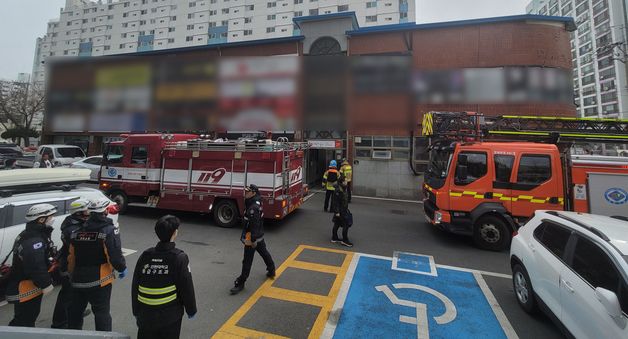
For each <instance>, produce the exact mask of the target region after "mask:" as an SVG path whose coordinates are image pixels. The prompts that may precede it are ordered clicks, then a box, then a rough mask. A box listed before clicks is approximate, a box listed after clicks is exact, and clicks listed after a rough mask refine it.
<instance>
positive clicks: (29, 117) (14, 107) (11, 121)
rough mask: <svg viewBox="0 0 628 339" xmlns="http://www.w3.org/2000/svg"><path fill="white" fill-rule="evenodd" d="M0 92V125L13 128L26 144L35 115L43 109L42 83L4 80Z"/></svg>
mask: <svg viewBox="0 0 628 339" xmlns="http://www.w3.org/2000/svg"><path fill="white" fill-rule="evenodd" d="M2 87H3V91H2V93H0V125H2V127H4V129H6V130H15V131H16V132H17V133H18V134H19V137H20V138H21V139H22V140H24V145H25V146H28V138H29V135H32V130H33V128H32V124H33V119H34V118H35V116H36V115H37V114H39V113H41V112H43V110H44V106H45V100H46V96H45V92H44V87H43V85H40V84H30V83H25V82H17V81H15V82H14V81H9V82H6V81H5V82H4V84H3V86H2Z"/></svg>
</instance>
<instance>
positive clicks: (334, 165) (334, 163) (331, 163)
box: [329, 160, 337, 167]
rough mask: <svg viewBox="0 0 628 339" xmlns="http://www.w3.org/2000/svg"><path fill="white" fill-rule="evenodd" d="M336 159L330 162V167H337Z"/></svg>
mask: <svg viewBox="0 0 628 339" xmlns="http://www.w3.org/2000/svg"><path fill="white" fill-rule="evenodd" d="M336 166H337V165H336V160H332V161H330V162H329V167H336Z"/></svg>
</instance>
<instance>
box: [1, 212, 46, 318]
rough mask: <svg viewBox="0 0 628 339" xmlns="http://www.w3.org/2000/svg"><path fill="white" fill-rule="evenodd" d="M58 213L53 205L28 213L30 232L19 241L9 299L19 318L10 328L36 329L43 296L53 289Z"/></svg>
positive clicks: (8, 291) (16, 240)
mask: <svg viewBox="0 0 628 339" xmlns="http://www.w3.org/2000/svg"><path fill="white" fill-rule="evenodd" d="M55 213H57V208H56V207H55V206H53V205H50V204H37V205H33V206H32V207H31V208H29V209H28V212H26V220H27V221H28V222H27V223H26V229H25V230H24V231H22V233H20V234H19V235H18V236H17V238H16V239H15V244H14V245H13V250H12V251H13V265H12V266H11V267H12V268H11V275H10V277H9V282H8V283H7V296H6V299H7V302H10V303H12V304H14V309H15V315H14V316H13V320H11V322H10V323H9V326H24V327H35V321H36V320H37V317H38V316H39V311H40V309H41V299H42V296H43V295H44V294H47V293H50V292H51V291H52V289H53V286H52V279H51V277H50V273H49V270H51V268H52V264H53V258H54V256H55V255H56V253H55V252H56V249H55V247H54V244H53V243H52V240H50V234H51V233H52V223H53V221H54V218H53V215H54V214H55Z"/></svg>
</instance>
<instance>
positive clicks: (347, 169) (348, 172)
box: [340, 158, 353, 203]
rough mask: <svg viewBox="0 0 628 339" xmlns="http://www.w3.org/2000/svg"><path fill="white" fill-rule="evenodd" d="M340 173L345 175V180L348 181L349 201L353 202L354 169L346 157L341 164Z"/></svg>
mask: <svg viewBox="0 0 628 339" xmlns="http://www.w3.org/2000/svg"><path fill="white" fill-rule="evenodd" d="M340 174H341V175H343V176H344V177H345V181H346V182H347V189H346V192H347V202H349V203H350V202H351V179H353V169H352V168H351V165H350V164H349V161H347V159H346V158H344V159H342V164H341V165H340Z"/></svg>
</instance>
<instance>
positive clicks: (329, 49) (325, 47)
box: [310, 37, 343, 55]
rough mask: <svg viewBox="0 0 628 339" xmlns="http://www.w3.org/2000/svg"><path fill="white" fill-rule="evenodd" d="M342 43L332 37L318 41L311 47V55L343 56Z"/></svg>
mask: <svg viewBox="0 0 628 339" xmlns="http://www.w3.org/2000/svg"><path fill="white" fill-rule="evenodd" d="M342 54H343V53H342V50H341V49H340V43H338V40H336V39H334V38H331V37H322V38H318V39H316V41H314V43H313V44H312V46H311V47H310V55H342Z"/></svg>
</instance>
